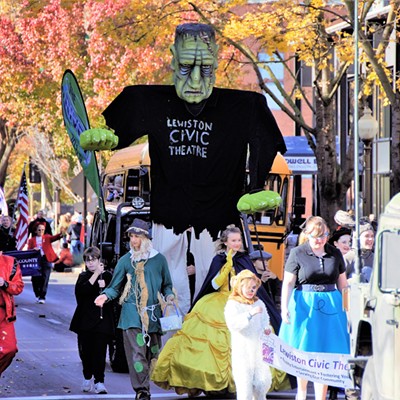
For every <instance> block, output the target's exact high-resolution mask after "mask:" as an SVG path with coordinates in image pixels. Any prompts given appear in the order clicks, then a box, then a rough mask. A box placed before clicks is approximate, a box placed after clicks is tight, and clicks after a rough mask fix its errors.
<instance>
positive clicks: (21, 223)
mask: <svg viewBox="0 0 400 400" xmlns="http://www.w3.org/2000/svg"><path fill="white" fill-rule="evenodd" d="M16 209H17V210H19V217H18V221H17V226H16V229H15V237H16V238H17V250H22V249H23V248H24V247H25V245H26V243H27V242H28V236H29V232H28V217H29V198H28V187H27V182H26V174H25V170H24V172H23V173H22V178H21V184H20V186H19V191H18V199H17V204H16Z"/></svg>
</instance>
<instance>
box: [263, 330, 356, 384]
mask: <svg viewBox="0 0 400 400" xmlns="http://www.w3.org/2000/svg"><path fill="white" fill-rule="evenodd" d="M262 348H263V360H264V361H265V362H266V363H268V364H270V365H271V366H273V367H274V368H276V369H279V370H281V371H285V372H287V373H288V374H290V375H293V376H296V377H299V378H303V379H307V380H309V381H312V382H318V383H322V384H325V385H330V386H336V387H340V388H353V387H354V385H353V381H352V379H351V376H350V373H349V371H350V365H349V362H348V359H349V357H350V355H349V354H334V353H309V352H304V351H301V350H297V349H294V348H293V347H290V346H289V345H287V344H286V343H285V342H283V341H282V340H281V339H280V338H279V337H278V336H276V335H274V334H270V335H268V336H266V335H265V336H264V339H263V344H262Z"/></svg>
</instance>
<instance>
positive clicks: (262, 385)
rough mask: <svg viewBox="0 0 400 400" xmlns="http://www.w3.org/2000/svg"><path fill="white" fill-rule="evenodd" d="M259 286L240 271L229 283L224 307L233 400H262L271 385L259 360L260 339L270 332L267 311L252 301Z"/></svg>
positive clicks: (251, 275) (253, 278)
mask: <svg viewBox="0 0 400 400" xmlns="http://www.w3.org/2000/svg"><path fill="white" fill-rule="evenodd" d="M260 285H261V280H260V279H259V278H258V277H257V276H256V275H255V274H253V272H251V271H249V270H243V271H242V272H240V273H239V274H238V275H236V276H234V277H233V278H232V279H231V287H232V294H231V295H230V296H229V300H228V302H227V304H226V306H225V320H226V325H227V326H228V329H229V331H230V333H231V347H232V374H233V378H234V380H235V385H236V396H237V400H265V397H266V394H267V392H268V390H269V388H270V387H271V383H272V376H271V371H270V369H269V365H268V364H267V363H265V362H264V361H263V356H262V341H261V339H262V336H263V335H264V334H266V335H269V334H270V333H271V328H270V324H269V315H268V312H267V309H266V308H265V305H264V303H263V302H262V301H261V300H259V299H258V298H257V297H256V293H257V290H258V288H259V287H260Z"/></svg>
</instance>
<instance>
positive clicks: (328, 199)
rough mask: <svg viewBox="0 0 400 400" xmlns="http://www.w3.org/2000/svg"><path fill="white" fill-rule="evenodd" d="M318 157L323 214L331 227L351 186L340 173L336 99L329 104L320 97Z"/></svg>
mask: <svg viewBox="0 0 400 400" xmlns="http://www.w3.org/2000/svg"><path fill="white" fill-rule="evenodd" d="M315 102H316V121H315V127H316V131H317V132H318V134H317V135H316V144H317V145H316V154H315V156H316V159H317V165H318V175H317V182H318V189H319V199H318V200H319V206H320V216H321V217H322V218H324V219H325V221H326V222H327V224H328V225H329V227H330V228H331V229H334V228H335V227H336V225H335V221H334V219H333V217H334V215H335V213H336V211H338V210H339V209H341V208H342V204H343V200H344V195H345V193H346V190H347V188H344V187H343V184H342V182H341V174H339V173H338V169H339V166H338V162H337V155H336V132H335V130H336V128H335V112H334V111H335V109H334V103H333V102H330V103H329V104H326V103H324V102H323V101H322V99H321V98H320V97H318V96H317V97H316V100H315Z"/></svg>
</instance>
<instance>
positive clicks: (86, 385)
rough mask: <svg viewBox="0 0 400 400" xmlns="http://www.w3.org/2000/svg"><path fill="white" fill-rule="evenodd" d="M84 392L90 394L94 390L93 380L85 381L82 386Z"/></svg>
mask: <svg viewBox="0 0 400 400" xmlns="http://www.w3.org/2000/svg"><path fill="white" fill-rule="evenodd" d="M81 389H82V392H90V391H91V390H92V380H91V379H84V380H83V382H82V386H81Z"/></svg>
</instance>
